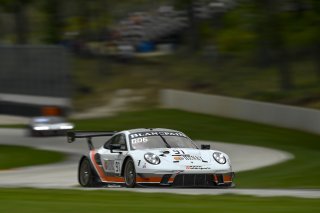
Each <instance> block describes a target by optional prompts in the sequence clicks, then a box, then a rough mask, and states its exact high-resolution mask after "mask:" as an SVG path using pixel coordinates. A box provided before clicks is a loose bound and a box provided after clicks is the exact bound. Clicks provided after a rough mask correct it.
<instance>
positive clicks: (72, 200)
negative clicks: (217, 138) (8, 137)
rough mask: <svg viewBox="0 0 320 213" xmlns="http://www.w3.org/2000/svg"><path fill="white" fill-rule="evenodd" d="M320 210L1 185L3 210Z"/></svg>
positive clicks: (243, 200) (246, 200) (284, 202)
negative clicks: (2, 186)
mask: <svg viewBox="0 0 320 213" xmlns="http://www.w3.org/2000/svg"><path fill="white" fill-rule="evenodd" d="M212 211H214V212H239V213H241V212H245V213H250V212H257V211H259V212H262V213H263V212H282V213H283V212H290V213H294V212H299V213H300V212H319V211H320V202H319V199H298V198H287V197H279V198H278V197H277V198H258V197H251V196H235V195H224V196H208V195H199V196H191V195H173V194H154V193H152V194H149V193H131V192H117V191H108V190H101V191H73V190H43V189H40V190H39V189H0V212H24V213H35V212H41V213H53V212H60V213H63V212H66V213H73V212H74V213H82V212H110V213H111V212H126V213H127V212H155V213H157V212H174V213H178V212H183V213H185V212H212Z"/></svg>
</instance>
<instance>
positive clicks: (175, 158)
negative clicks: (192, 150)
mask: <svg viewBox="0 0 320 213" xmlns="http://www.w3.org/2000/svg"><path fill="white" fill-rule="evenodd" d="M173 159H174V160H183V159H184V158H183V157H181V156H174V157H173Z"/></svg>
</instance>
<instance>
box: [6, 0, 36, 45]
mask: <svg viewBox="0 0 320 213" xmlns="http://www.w3.org/2000/svg"><path fill="white" fill-rule="evenodd" d="M31 3H32V0H0V6H1V7H2V8H3V9H4V10H5V11H7V12H9V13H13V15H14V22H15V34H16V39H15V43H17V44H27V43H28V39H29V35H28V31H29V29H28V24H29V23H28V16H27V8H28V5H29V4H31Z"/></svg>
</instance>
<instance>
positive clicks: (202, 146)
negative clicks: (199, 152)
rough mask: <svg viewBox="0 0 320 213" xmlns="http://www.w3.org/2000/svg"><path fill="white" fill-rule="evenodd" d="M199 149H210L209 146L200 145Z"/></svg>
mask: <svg viewBox="0 0 320 213" xmlns="http://www.w3.org/2000/svg"><path fill="white" fill-rule="evenodd" d="M201 149H210V145H209V144H201Z"/></svg>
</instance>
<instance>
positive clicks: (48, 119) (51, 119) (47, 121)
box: [34, 117, 64, 124]
mask: <svg viewBox="0 0 320 213" xmlns="http://www.w3.org/2000/svg"><path fill="white" fill-rule="evenodd" d="M34 122H35V123H43V124H50V123H51V124H53V123H61V122H64V119H63V118H61V117H39V118H35V119H34Z"/></svg>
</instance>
